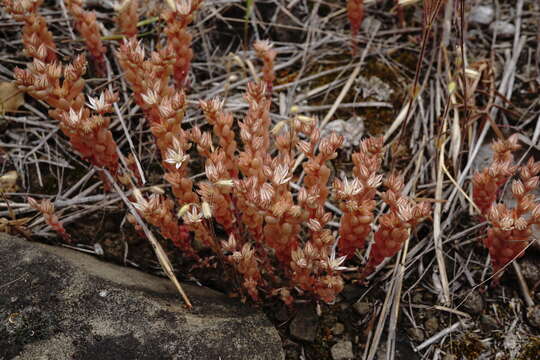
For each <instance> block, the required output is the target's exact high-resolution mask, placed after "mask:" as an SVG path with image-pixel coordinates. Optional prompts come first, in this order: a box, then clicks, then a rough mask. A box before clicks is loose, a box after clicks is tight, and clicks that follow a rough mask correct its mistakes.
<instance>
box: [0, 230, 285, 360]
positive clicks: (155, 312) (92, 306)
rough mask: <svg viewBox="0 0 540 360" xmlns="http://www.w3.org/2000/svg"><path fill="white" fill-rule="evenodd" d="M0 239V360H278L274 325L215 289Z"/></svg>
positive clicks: (278, 344) (280, 354)
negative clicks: (178, 285) (179, 286)
mask: <svg viewBox="0 0 540 360" xmlns="http://www.w3.org/2000/svg"><path fill="white" fill-rule="evenodd" d="M184 288H185V290H186V292H187V294H188V295H189V297H190V299H191V301H192V302H193V305H194V308H193V310H191V311H188V310H186V309H185V308H184V307H183V305H182V302H181V300H180V298H179V296H178V295H177V293H176V291H175V289H174V288H173V286H171V283H170V282H169V281H168V280H166V279H163V278H158V277H155V276H152V275H149V274H145V273H142V272H139V271H136V270H134V269H128V268H123V267H120V266H116V265H112V264H108V263H105V262H102V261H99V260H97V259H96V258H93V257H91V256H88V255H85V254H82V253H79V252H76V251H72V250H68V249H64V248H60V247H50V246H46V245H43V244H39V243H31V242H28V241H26V240H21V239H17V238H13V237H9V236H7V235H5V234H2V233H0V359H12V358H15V359H17V360H27V359H28V360H30V359H50V360H56V359H58V360H60V359H77V360H82V359H177V360H180V359H261V360H262V359H269V360H270V359H271V360H273V359H283V357H284V354H283V350H282V348H281V341H280V338H279V336H278V333H277V331H276V330H275V328H274V327H273V326H272V325H271V324H270V323H269V321H268V320H267V319H266V318H265V317H264V316H263V315H262V314H261V313H260V312H257V311H255V310H254V309H252V308H250V307H248V306H244V305H241V304H239V303H237V302H235V301H232V300H230V299H228V298H227V297H226V296H224V295H222V294H220V293H217V292H215V291H212V290H209V289H206V288H199V287H194V286H190V285H184Z"/></svg>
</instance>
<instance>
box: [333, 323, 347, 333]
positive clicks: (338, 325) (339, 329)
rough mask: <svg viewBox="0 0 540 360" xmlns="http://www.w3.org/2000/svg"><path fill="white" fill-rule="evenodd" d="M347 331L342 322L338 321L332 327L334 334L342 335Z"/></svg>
mask: <svg viewBox="0 0 540 360" xmlns="http://www.w3.org/2000/svg"><path fill="white" fill-rule="evenodd" d="M344 332H345V325H343V324H342V323H336V324H335V325H334V326H333V327H332V334H334V335H336V336H338V335H341V334H343V333H344Z"/></svg>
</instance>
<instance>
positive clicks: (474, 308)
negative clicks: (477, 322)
mask: <svg viewBox="0 0 540 360" xmlns="http://www.w3.org/2000/svg"><path fill="white" fill-rule="evenodd" d="M463 306H464V307H465V310H467V311H469V312H470V313H472V314H479V313H481V312H482V311H483V310H484V298H483V297H482V295H481V294H480V293H479V292H478V291H472V292H471V293H467V294H466V299H465V302H464V303H463Z"/></svg>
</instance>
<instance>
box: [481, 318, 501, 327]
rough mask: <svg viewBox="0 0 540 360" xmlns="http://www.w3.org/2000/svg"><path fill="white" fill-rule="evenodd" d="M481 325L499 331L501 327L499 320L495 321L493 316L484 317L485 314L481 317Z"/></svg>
mask: <svg viewBox="0 0 540 360" xmlns="http://www.w3.org/2000/svg"><path fill="white" fill-rule="evenodd" d="M480 324H482V325H483V326H485V327H486V328H488V329H497V328H498V327H499V324H498V323H497V320H495V319H494V318H493V316H490V315H484V314H482V316H480Z"/></svg>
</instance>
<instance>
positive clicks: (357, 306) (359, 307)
mask: <svg viewBox="0 0 540 360" xmlns="http://www.w3.org/2000/svg"><path fill="white" fill-rule="evenodd" d="M353 309H354V311H356V312H357V313H358V315H366V314H367V313H369V311H370V310H371V305H370V304H369V303H367V302H355V303H354V305H353Z"/></svg>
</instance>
